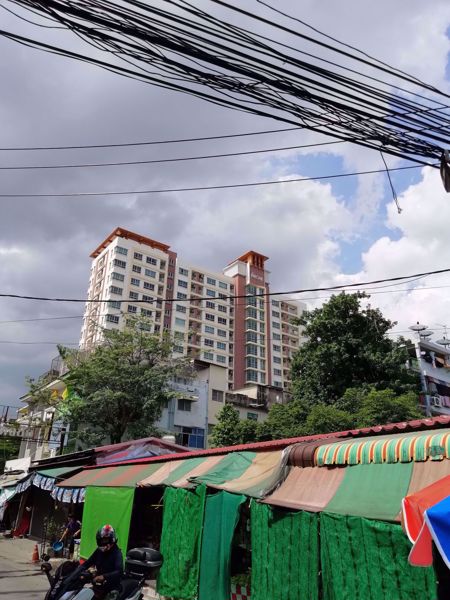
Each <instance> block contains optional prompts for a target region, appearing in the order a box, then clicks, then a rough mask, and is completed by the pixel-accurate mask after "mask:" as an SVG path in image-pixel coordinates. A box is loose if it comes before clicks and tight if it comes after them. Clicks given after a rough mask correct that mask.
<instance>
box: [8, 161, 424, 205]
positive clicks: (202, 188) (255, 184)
mask: <svg viewBox="0 0 450 600" xmlns="http://www.w3.org/2000/svg"><path fill="white" fill-rule="evenodd" d="M423 166H429V167H434V166H435V165H434V164H428V163H427V164H425V165H422V164H420V165H410V166H406V167H393V168H390V169H389V170H390V171H391V172H392V171H406V170H410V169H418V168H422V167H423ZM385 172H386V171H385V169H372V170H368V171H354V172H352V173H336V174H334V175H317V176H314V177H293V178H290V179H276V180H271V181H253V182H249V183H227V184H222V185H220V184H219V185H205V186H192V187H180V188H164V189H149V190H126V191H115V192H113V191H110V192H61V193H27V192H20V193H14V194H8V193H1V194H0V198H76V197H91V196H128V195H142V194H165V193H175V192H177V193H182V192H199V191H211V190H226V189H233V188H248V187H261V186H268V185H280V184H284V183H300V182H305V181H322V180H329V179H339V178H345V177H356V176H360V175H373V174H376V173H385Z"/></svg>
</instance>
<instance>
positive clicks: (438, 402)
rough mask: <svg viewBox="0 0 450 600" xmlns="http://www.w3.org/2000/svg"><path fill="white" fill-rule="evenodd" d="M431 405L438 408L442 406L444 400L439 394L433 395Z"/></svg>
mask: <svg viewBox="0 0 450 600" xmlns="http://www.w3.org/2000/svg"><path fill="white" fill-rule="evenodd" d="M431 406H435V407H436V408H442V400H441V398H440V397H439V396H432V397H431Z"/></svg>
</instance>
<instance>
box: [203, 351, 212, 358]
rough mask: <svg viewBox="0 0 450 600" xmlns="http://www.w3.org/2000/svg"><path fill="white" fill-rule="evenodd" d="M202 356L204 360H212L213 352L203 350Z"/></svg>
mask: <svg viewBox="0 0 450 600" xmlns="http://www.w3.org/2000/svg"><path fill="white" fill-rule="evenodd" d="M203 358H204V359H205V360H214V354H213V353H212V352H203Z"/></svg>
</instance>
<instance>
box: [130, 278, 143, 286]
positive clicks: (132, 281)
mask: <svg viewBox="0 0 450 600" xmlns="http://www.w3.org/2000/svg"><path fill="white" fill-rule="evenodd" d="M140 284H141V280H140V279H136V277H132V278H131V285H137V286H138V287H139V286H140Z"/></svg>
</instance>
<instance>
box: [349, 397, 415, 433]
mask: <svg viewBox="0 0 450 600" xmlns="http://www.w3.org/2000/svg"><path fill="white" fill-rule="evenodd" d="M421 417H423V412H422V410H421V409H420V408H419V403H418V397H417V394H415V393H414V392H407V393H405V394H401V395H400V396H397V395H396V394H395V392H394V391H393V390H375V389H373V390H371V391H370V392H369V393H368V394H367V395H366V396H365V398H363V400H362V402H361V407H360V409H359V411H358V413H357V415H356V419H357V424H358V427H370V426H372V425H383V424H385V423H399V422H401V421H411V420H412V419H420V418H421Z"/></svg>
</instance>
